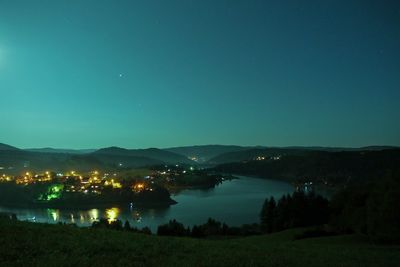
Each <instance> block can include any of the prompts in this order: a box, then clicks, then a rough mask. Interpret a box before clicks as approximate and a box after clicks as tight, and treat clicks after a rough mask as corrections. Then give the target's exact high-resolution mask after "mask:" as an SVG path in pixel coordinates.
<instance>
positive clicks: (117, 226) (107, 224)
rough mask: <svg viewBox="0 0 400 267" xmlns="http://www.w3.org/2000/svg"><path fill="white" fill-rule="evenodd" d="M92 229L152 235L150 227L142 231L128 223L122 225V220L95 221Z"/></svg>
mask: <svg viewBox="0 0 400 267" xmlns="http://www.w3.org/2000/svg"><path fill="white" fill-rule="evenodd" d="M92 228H97V229H98V228H106V229H113V230H120V231H122V230H124V231H129V232H135V233H142V234H151V230H150V228H149V227H144V228H142V229H138V228H136V227H131V225H130V223H129V222H128V221H125V223H124V224H122V221H121V220H114V221H109V220H107V219H104V218H102V219H100V220H99V221H95V222H93V224H92Z"/></svg>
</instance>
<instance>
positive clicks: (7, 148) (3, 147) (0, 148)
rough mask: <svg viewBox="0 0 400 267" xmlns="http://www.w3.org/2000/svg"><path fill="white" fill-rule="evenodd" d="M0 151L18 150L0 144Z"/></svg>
mask: <svg viewBox="0 0 400 267" xmlns="http://www.w3.org/2000/svg"><path fill="white" fill-rule="evenodd" d="M0 150H19V148H16V147H14V146H10V145H7V144H3V143H0Z"/></svg>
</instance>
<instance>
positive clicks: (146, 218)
mask: <svg viewBox="0 0 400 267" xmlns="http://www.w3.org/2000/svg"><path fill="white" fill-rule="evenodd" d="M238 177H239V178H240V179H237V180H232V181H225V182H223V183H222V184H220V185H218V186H216V187H215V188H212V189H208V190H184V191H182V192H180V193H179V194H176V195H173V196H172V198H173V199H174V200H176V201H177V202H178V204H176V205H173V206H170V207H168V208H162V209H160V208H159V209H151V208H136V207H135V206H133V207H130V206H129V205H127V206H126V207H116V206H110V207H109V208H107V209H90V210H80V209H76V210H58V209H10V208H3V207H0V212H2V211H6V212H12V213H15V214H17V217H18V219H19V220H28V221H36V222H47V223H57V222H66V223H76V224H77V225H80V226H88V225H91V224H92V222H93V221H95V220H98V219H99V218H108V219H115V218H118V219H120V220H122V221H123V222H125V221H126V220H128V221H129V222H130V224H131V226H136V227H138V228H142V227H145V226H148V227H150V228H151V229H152V231H153V232H154V231H155V230H156V229H157V226H158V225H160V224H164V223H167V222H168V221H169V220H171V219H176V220H177V221H179V222H182V223H183V224H185V226H187V225H194V224H203V223H205V222H206V220H207V219H208V218H209V217H211V218H214V219H217V220H218V221H222V222H225V223H227V224H228V225H230V226H239V225H242V224H245V223H255V222H258V221H259V217H258V215H259V213H260V210H261V207H262V204H263V202H264V200H265V198H266V197H271V196H273V197H275V199H279V198H280V197H281V196H282V195H284V194H287V193H292V192H293V190H294V188H293V187H292V185H291V184H289V183H285V182H280V181H276V180H268V179H258V178H251V177H245V176H238Z"/></svg>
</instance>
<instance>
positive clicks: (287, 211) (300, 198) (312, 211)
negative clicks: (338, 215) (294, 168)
mask: <svg viewBox="0 0 400 267" xmlns="http://www.w3.org/2000/svg"><path fill="white" fill-rule="evenodd" d="M329 215H330V207H329V202H328V200H327V199H325V198H323V197H321V196H318V195H315V194H314V193H313V192H311V193H308V194H306V193H304V192H295V193H293V194H292V195H289V194H288V195H285V196H283V197H282V198H281V199H279V201H278V203H276V201H275V199H274V198H273V197H271V198H270V199H266V200H265V202H264V205H263V207H262V210H261V214H260V219H261V220H260V221H261V229H262V231H263V232H264V233H272V232H277V231H282V230H285V229H289V228H295V227H305V226H314V225H322V224H325V223H328V221H329Z"/></svg>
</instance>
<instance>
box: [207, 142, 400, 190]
mask: <svg viewBox="0 0 400 267" xmlns="http://www.w3.org/2000/svg"><path fill="white" fill-rule="evenodd" d="M399 168H400V149H389V150H381V151H343V152H324V151H307V152H302V153H299V154H292V155H283V156H281V157H279V158H270V157H266V158H265V159H263V160H249V161H243V162H234V163H226V164H220V165H218V166H216V167H215V170H216V171H218V172H224V173H233V174H243V175H254V176H259V177H265V178H273V179H283V180H287V181H291V182H294V181H313V182H319V183H324V184H330V185H337V184H344V183H352V182H362V181H366V180H368V179H371V178H379V177H381V176H383V175H385V173H387V172H393V171H396V170H399Z"/></svg>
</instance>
